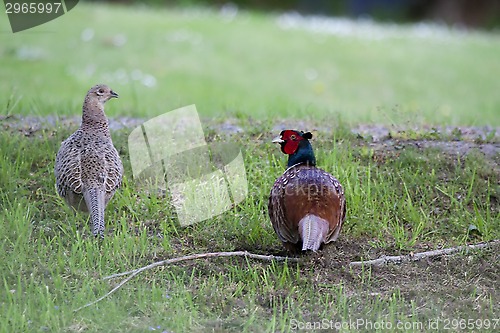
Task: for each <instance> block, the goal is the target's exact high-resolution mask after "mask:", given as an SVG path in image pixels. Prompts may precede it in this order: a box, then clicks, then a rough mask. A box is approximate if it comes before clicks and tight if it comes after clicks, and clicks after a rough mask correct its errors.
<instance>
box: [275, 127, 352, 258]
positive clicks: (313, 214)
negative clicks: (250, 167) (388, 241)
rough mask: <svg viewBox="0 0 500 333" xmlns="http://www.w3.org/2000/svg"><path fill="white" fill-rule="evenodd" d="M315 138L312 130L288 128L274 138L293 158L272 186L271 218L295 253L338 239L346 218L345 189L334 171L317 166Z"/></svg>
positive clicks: (290, 157) (286, 246) (315, 248)
mask: <svg viewBox="0 0 500 333" xmlns="http://www.w3.org/2000/svg"><path fill="white" fill-rule="evenodd" d="M311 138H312V134H311V133H309V132H306V133H304V132H302V131H301V132H299V131H295V130H285V131H282V132H281V134H280V135H279V136H277V137H276V138H275V139H274V140H273V142H274V143H279V144H280V145H281V151H282V152H283V153H285V154H287V155H289V157H288V166H287V169H286V171H285V172H284V173H283V175H281V177H279V178H278V179H277V180H276V182H275V183H274V186H273V188H272V189H271V194H270V196H269V206H268V208H269V217H270V218H271V223H272V224H273V228H274V230H275V231H276V233H277V234H278V237H279V239H280V240H281V241H282V242H283V246H284V247H285V248H286V249H287V250H289V251H291V252H297V251H300V250H302V251H306V250H312V251H317V250H318V249H319V248H320V247H321V245H322V244H323V243H325V244H326V243H329V242H331V241H335V240H336V239H337V237H338V236H339V233H340V229H341V228H342V223H343V222H344V219H345V213H346V204H345V198H344V190H343V189H342V186H341V185H340V183H339V181H338V180H337V179H335V178H334V177H333V176H332V175H331V174H329V173H328V172H326V171H323V170H321V169H319V168H316V158H315V157H314V152H313V149H312V146H311V143H310V142H309V139H311Z"/></svg>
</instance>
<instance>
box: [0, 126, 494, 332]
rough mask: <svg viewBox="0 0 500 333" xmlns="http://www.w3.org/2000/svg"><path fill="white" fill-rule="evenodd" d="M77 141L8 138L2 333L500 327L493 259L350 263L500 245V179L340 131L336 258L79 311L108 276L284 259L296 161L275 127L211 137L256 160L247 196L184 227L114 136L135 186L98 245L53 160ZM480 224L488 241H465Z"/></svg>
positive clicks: (456, 160)
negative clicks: (277, 196)
mask: <svg viewBox="0 0 500 333" xmlns="http://www.w3.org/2000/svg"><path fill="white" fill-rule="evenodd" d="M241 125H242V126H244V124H243V123H242V124H241ZM70 132H71V130H70V129H63V128H57V129H55V130H54V129H47V130H42V131H38V132H35V134H34V135H32V136H31V137H26V136H24V135H23V134H22V133H19V132H17V131H9V132H7V133H5V132H4V133H2V134H1V141H0V142H1V147H0V148H1V149H0V151H1V153H0V166H1V168H0V170H1V172H2V177H1V178H0V179H1V181H0V182H1V183H0V197H1V198H2V203H3V204H2V210H1V211H0V221H2V222H1V225H0V231H1V234H2V239H3V241H2V243H1V245H0V246H1V248H0V253H1V254H0V269H1V271H2V284H3V287H2V288H0V296H1V297H0V298H1V299H2V301H1V303H0V307H1V308H2V312H3V313H4V318H7V320H5V319H4V320H2V321H1V322H0V332H21V331H33V332H37V331H40V332H43V331H51V332H80V331H84V332H102V331H106V332H144V331H148V330H151V329H152V328H155V329H158V331H161V332H162V331H168V332H184V331H190V332H207V331H214V332H242V331H243V332H257V331H258V332H275V331H279V332H282V331H283V332H288V331H294V328H300V327H302V326H299V325H306V323H307V322H309V323H314V322H322V321H323V320H332V321H333V322H334V323H335V322H349V320H351V321H356V320H364V321H365V322H372V323H373V322H377V323H379V324H380V322H391V323H392V324H394V325H396V323H397V322H398V321H399V322H403V323H409V324H407V325H410V324H411V325H418V322H422V323H427V322H428V321H429V320H437V319H441V320H445V319H446V318H454V317H460V318H474V319H478V318H483V319H485V318H489V319H493V318H496V317H498V292H497V291H496V290H495V287H494V284H495V281H496V278H497V277H498V273H497V272H498V271H496V273H495V269H498V253H497V252H494V251H493V252H490V251H485V252H484V253H479V254H476V255H474V256H461V255H458V257H456V258H455V259H453V258H450V259H447V260H442V261H438V262H435V263H428V264H420V265H416V264H410V265H407V266H406V267H404V266H403V267H387V268H383V269H370V268H367V267H365V268H361V269H349V267H348V265H347V263H348V262H349V261H354V260H358V259H360V258H365V259H368V258H375V257H378V256H379V255H381V254H398V253H402V254H405V253H409V252H410V251H422V250H426V249H429V248H431V249H432V248H439V247H446V246H455V245H460V244H464V243H465V242H468V241H474V242H478V241H488V240H492V239H497V238H499V237H500V235H499V231H500V206H499V205H498V201H497V200H498V197H500V192H499V188H498V185H497V184H498V181H499V180H500V176H499V174H498V173H496V172H495V171H494V169H491V168H487V167H485V165H487V161H486V160H485V157H481V156H480V155H479V154H474V153H473V152H472V153H471V154H470V155H469V156H468V157H463V156H462V157H460V156H459V157H457V156H453V155H447V154H443V153H442V151H438V150H432V149H430V150H419V149H406V150H387V151H384V150H373V149H372V150H371V151H370V149H371V148H369V147H370V146H369V142H367V141H365V140H364V139H359V138H357V137H355V136H353V135H352V134H350V132H349V131H348V130H347V129H346V128H342V127H339V128H336V129H335V131H334V133H335V134H328V133H318V135H317V138H315V139H314V146H315V148H316V151H317V157H318V161H319V163H320V165H321V167H323V168H324V169H326V170H327V171H329V172H331V173H332V174H335V175H336V176H337V177H338V178H339V179H340V180H341V182H342V183H343V185H344V187H345V192H346V196H347V202H348V219H347V222H346V225H345V228H344V229H343V232H342V235H341V238H340V239H339V241H338V243H337V244H336V245H332V246H329V247H327V248H326V249H325V250H324V251H322V252H320V254H319V255H309V256H306V257H305V259H304V260H302V261H301V262H300V263H298V264H297V263H269V262H258V261H255V260H245V259H242V258H220V259H211V260H198V261H192V262H186V263H182V264H179V265H175V266H169V267H160V268H157V269H154V270H152V271H148V272H145V273H143V274H142V275H141V276H140V277H137V278H135V279H133V280H132V281H130V282H129V283H127V284H126V285H125V286H124V287H123V288H121V289H120V290H119V291H118V292H117V293H115V294H114V295H112V296H110V297H109V298H107V299H105V300H103V301H102V302H100V303H99V304H97V305H95V306H91V307H89V308H86V309H83V310H81V311H79V312H77V313H73V312H72V310H74V309H76V308H78V307H80V306H82V305H84V304H86V303H88V302H91V301H93V300H95V299H96V298H97V297H99V296H101V295H104V294H105V293H106V292H107V291H109V290H110V289H111V288H112V287H113V286H114V285H115V283H117V282H118V281H116V282H115V281H114V280H111V281H103V280H101V278H102V277H104V276H106V275H109V274H113V273H116V272H122V271H127V270H130V269H133V268H136V267H140V266H144V265H147V264H149V263H151V262H153V261H158V260H161V259H164V258H171V257H177V256H182V255H186V254H192V253H203V252H211V251H232V250H248V251H251V252H256V253H262V254H269V253H271V254H284V252H283V249H282V246H281V244H280V243H279V241H278V239H277V237H276V236H275V234H274V231H273V230H272V227H271V225H270V222H269V219H268V217H267V208H266V205H267V197H268V192H269V189H270V187H271V185H272V183H273V182H274V180H275V178H276V177H277V176H278V175H279V174H280V173H281V172H282V170H283V169H284V167H285V158H284V156H283V155H282V154H281V153H280V152H279V149H277V147H276V146H274V145H271V144H270V143H269V139H270V138H271V137H272V133H270V132H268V130H266V129H265V125H259V124H254V125H253V127H252V128H251V130H249V132H248V133H246V134H241V135H238V136H230V137H225V136H222V137H221V135H220V133H219V134H218V135H215V136H213V135H209V136H208V137H207V139H208V140H209V141H215V142H217V141H225V140H227V139H230V140H231V141H234V142H236V143H238V144H241V145H242V147H243V148H244V149H245V165H246V168H247V176H248V180H249V196H248V198H247V199H246V200H245V201H243V202H242V203H241V204H239V205H238V206H236V207H234V208H233V209H232V210H231V211H229V212H227V213H224V214H223V215H221V216H218V217H215V218H212V219H210V220H207V221H205V222H203V223H198V224H195V225H191V226H189V227H184V228H183V227H180V226H179V225H178V224H177V221H176V218H175V212H174V211H173V210H172V207H171V205H170V204H169V202H168V200H167V199H166V198H164V197H162V196H159V195H157V194H155V193H146V192H144V191H143V190H141V188H139V187H136V186H135V185H134V183H133V182H132V181H131V180H130V179H129V178H128V175H130V174H131V170H130V164H129V161H128V155H127V147H126V142H127V135H128V132H129V130H122V131H119V132H116V133H114V139H115V144H116V146H117V147H118V150H119V151H120V152H121V154H122V158H123V160H124V162H125V168H126V175H127V178H126V180H125V184H124V186H123V188H122V189H121V190H120V191H119V192H118V193H117V195H116V196H115V198H114V199H113V200H112V202H111V203H110V206H109V207H108V209H107V211H106V214H107V215H106V219H107V221H108V226H107V237H106V239H105V240H104V241H103V242H102V243H100V242H97V241H95V240H94V239H93V238H92V237H91V235H90V230H89V226H88V223H87V217H86V216H85V215H80V214H77V215H74V214H73V213H72V212H71V211H70V209H69V208H67V207H66V206H65V205H64V204H63V202H62V201H61V199H59V198H58V197H57V196H56V193H55V188H54V180H53V176H52V172H53V160H54V154H55V152H56V150H57V148H58V146H59V144H60V142H61V140H62V139H63V138H65V137H66V136H67V135H68V134H70ZM208 132H211V131H208ZM10 147H18V148H19V149H11V148H10ZM367 149H368V150H367ZM469 224H474V225H475V226H477V228H478V229H479V231H480V233H481V235H480V236H479V238H475V239H469V238H468V236H467V230H468V226H469ZM495 258H496V259H495ZM426 265H427V266H426ZM458 267H462V268H460V269H459V268H458ZM479 267H481V270H482V273H480V274H479V275H478V272H477V270H478V269H479ZM495 267H496V268H495ZM464 274H465V275H464ZM467 274H469V275H467ZM449 283H452V285H451V286H450V285H448V284H449ZM455 299H459V300H460V302H457V303H453V302H454V300H455ZM450 302H451V303H453V305H451V306H450ZM477 307H479V308H481V309H482V310H481V312H480V313H478V312H476V310H474V309H475V308H477ZM413 323H414V324H413ZM327 324H328V323H327ZM327 324H325V325H327ZM310 325H312V324H310ZM332 325H333V324H332ZM158 327H160V328H158ZM360 327H361V330H362V331H363V330H365V331H370V329H367V328H364V326H360ZM410 331H411V330H410ZM413 331H415V332H417V331H420V330H419V329H414V330H413Z"/></svg>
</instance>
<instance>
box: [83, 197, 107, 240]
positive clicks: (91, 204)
mask: <svg viewBox="0 0 500 333" xmlns="http://www.w3.org/2000/svg"><path fill="white" fill-rule="evenodd" d="M83 198H84V199H85V203H86V204H87V208H88V211H89V213H90V220H91V223H92V234H93V235H94V236H97V235H99V236H101V237H104V209H105V208H106V203H105V191H104V190H103V189H99V188H90V189H87V190H85V191H83Z"/></svg>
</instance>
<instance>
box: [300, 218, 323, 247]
mask: <svg viewBox="0 0 500 333" xmlns="http://www.w3.org/2000/svg"><path fill="white" fill-rule="evenodd" d="M328 230H329V224H328V221H326V220H325V219H322V218H321V217H318V216H316V215H312V214H308V215H306V216H304V217H303V218H302V219H301V220H300V221H299V234H300V237H301V238H302V251H306V250H312V251H314V252H316V251H317V250H318V249H319V247H320V246H321V243H322V242H323V241H324V240H325V238H326V235H327V234H328Z"/></svg>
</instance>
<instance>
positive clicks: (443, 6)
mask: <svg viewBox="0 0 500 333" xmlns="http://www.w3.org/2000/svg"><path fill="white" fill-rule="evenodd" d="M499 6H500V1H494V0H477V1H473V0H457V1H453V0H435V1H427V0H420V1H419V0H399V1H396V0H365V1H362V0H340V1H326V0H309V1H306V0H294V1H284V0H270V1H263V0H236V1H232V2H226V1H204V0H180V1H160V0H150V1H132V0H122V1H107V2H106V1H80V3H79V4H78V5H77V6H76V7H75V8H74V9H73V10H71V11H69V12H68V13H66V14H65V15H63V16H61V17H59V18H57V19H55V20H53V21H50V22H48V23H46V24H43V25H40V26H37V27H35V28H32V29H29V30H25V31H22V32H18V33H15V34H13V33H12V31H11V29H10V26H9V21H8V19H7V16H6V14H5V12H3V11H2V12H1V13H0V61H1V63H2V66H0V77H1V78H2V80H0V106H3V107H2V108H0V116H1V115H4V116H5V115H15V114H19V115H36V116H46V115H57V116H64V117H67V116H75V117H76V116H78V115H79V113H80V109H81V103H82V99H83V96H84V95H85V92H86V91H87V90H88V89H89V88H90V87H91V86H92V85H94V84H96V83H107V84H108V85H110V86H111V87H112V88H113V89H114V90H116V91H118V92H119V93H120V100H119V102H116V103H110V105H109V106H107V113H108V115H110V116H111V117H115V118H118V117H139V118H151V117H154V116H157V115H159V114H162V113H164V112H167V111H171V110H174V109H176V108H179V107H182V106H185V105H190V104H196V106H197V108H198V111H199V112H200V114H201V115H202V116H203V117H206V118H210V119H218V120H220V121H226V120H228V119H258V120H262V121H264V122H265V121H268V122H269V123H270V124H271V123H276V122H277V121H280V120H282V119H309V120H315V121H316V122H326V123H334V122H345V123H347V124H349V125H351V124H359V123H378V124H405V125H410V126H420V125H434V124H438V125H468V126H471V125H474V126H500V116H499V115H500V94H499V93H498V92H499V91H500V80H498V77H500V61H499V59H500V58H499V55H500V30H499V24H500V19H499V18H500V15H499V8H500V7H499Z"/></svg>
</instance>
